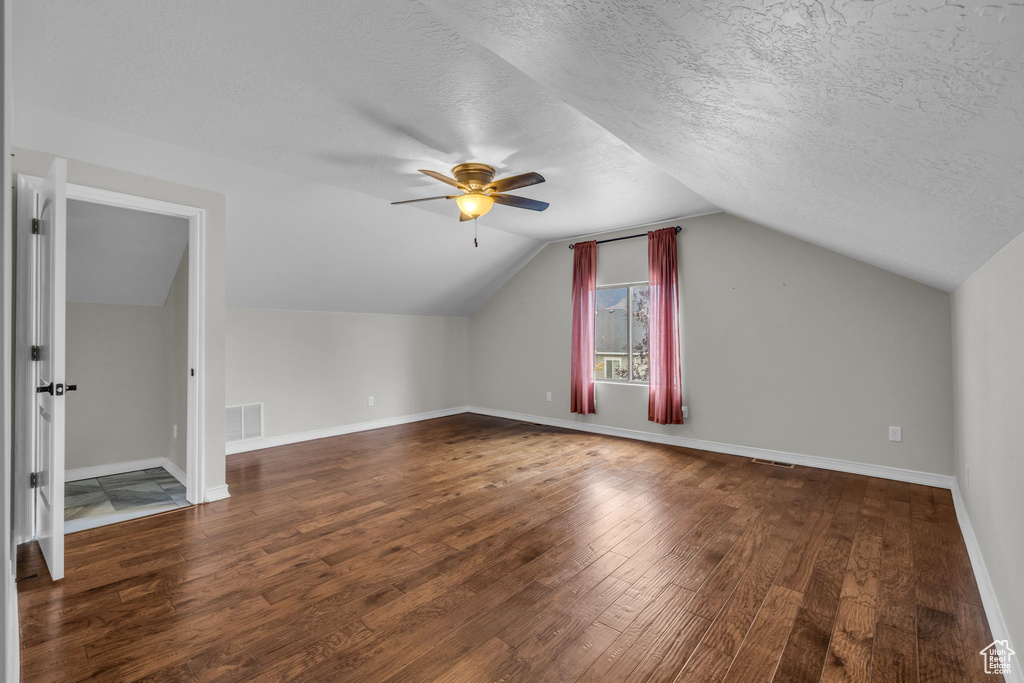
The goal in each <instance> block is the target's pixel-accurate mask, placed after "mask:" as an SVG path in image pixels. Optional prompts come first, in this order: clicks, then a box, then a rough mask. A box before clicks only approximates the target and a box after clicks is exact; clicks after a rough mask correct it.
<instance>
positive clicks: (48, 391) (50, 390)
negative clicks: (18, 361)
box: [36, 382, 53, 396]
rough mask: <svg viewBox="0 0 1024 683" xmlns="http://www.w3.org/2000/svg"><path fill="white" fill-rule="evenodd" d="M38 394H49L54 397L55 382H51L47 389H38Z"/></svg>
mask: <svg viewBox="0 0 1024 683" xmlns="http://www.w3.org/2000/svg"><path fill="white" fill-rule="evenodd" d="M36 393H37V394H49V395H50V396H53V382H50V383H49V384H47V385H46V386H45V387H36Z"/></svg>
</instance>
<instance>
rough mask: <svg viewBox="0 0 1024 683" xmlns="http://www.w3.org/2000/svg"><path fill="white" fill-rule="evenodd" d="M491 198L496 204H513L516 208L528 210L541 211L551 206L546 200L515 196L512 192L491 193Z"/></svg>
mask: <svg viewBox="0 0 1024 683" xmlns="http://www.w3.org/2000/svg"><path fill="white" fill-rule="evenodd" d="M491 199H493V200H494V201H495V203H497V204H504V205H505V206H514V207H515V208H517V209H529V210H530V211H543V210H544V209H546V208H548V207H549V206H551V205H550V204H548V203H547V202H539V201H537V200H536V199H527V198H526V197H517V196H515V195H514V194H492V195H491Z"/></svg>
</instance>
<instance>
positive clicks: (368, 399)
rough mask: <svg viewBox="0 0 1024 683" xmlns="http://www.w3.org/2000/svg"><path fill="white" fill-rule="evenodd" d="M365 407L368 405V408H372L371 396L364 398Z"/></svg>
mask: <svg viewBox="0 0 1024 683" xmlns="http://www.w3.org/2000/svg"><path fill="white" fill-rule="evenodd" d="M366 405H368V406H372V405H373V396H368V397H367V398H366Z"/></svg>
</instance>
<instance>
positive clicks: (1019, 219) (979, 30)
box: [424, 0, 1024, 290]
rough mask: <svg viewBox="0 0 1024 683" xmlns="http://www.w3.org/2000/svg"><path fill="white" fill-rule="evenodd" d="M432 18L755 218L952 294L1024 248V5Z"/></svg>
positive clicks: (532, 7)
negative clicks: (1008, 250) (994, 261)
mask: <svg viewBox="0 0 1024 683" xmlns="http://www.w3.org/2000/svg"><path fill="white" fill-rule="evenodd" d="M424 3H425V4H426V5H428V6H429V7H431V8H432V9H434V10H435V11H436V12H437V13H438V14H439V16H442V17H444V18H445V19H446V20H447V21H449V22H450V23H451V24H452V25H454V26H457V27H459V28H460V29H462V31H463V35H467V36H473V38H474V39H475V40H476V41H478V42H479V43H480V44H482V45H485V46H486V47H487V48H488V49H490V50H492V51H494V52H495V53H496V54H498V55H500V56H501V57H502V58H503V59H505V60H506V61H508V62H509V63H510V64H512V65H514V66H516V67H517V68H518V69H520V70H521V71H522V72H523V73H525V74H527V75H529V76H530V77H531V78H533V79H534V80H535V81H537V82H538V83H542V84H544V85H545V86H547V87H548V88H550V89H551V90H552V91H553V92H557V93H558V94H559V96H560V97H562V98H563V99H564V100H565V101H567V102H569V103H570V104H572V105H573V106H574V107H575V108H576V109H577V110H579V111H581V112H583V113H584V114H586V115H587V116H588V117H589V118H591V119H592V120H594V121H596V122H597V123H599V124H601V125H602V126H603V127H604V128H606V129H607V130H609V131H611V132H612V133H614V134H615V135H616V136H617V137H618V138H619V139H621V140H623V141H624V142H625V143H626V144H628V145H629V146H630V147H632V148H633V149H635V150H637V151H638V152H640V153H641V154H642V155H644V157H646V158H647V159H650V160H651V161H653V162H655V163H656V164H658V166H660V167H661V168H663V169H665V170H666V171H668V172H669V173H671V174H672V176H673V177H675V178H677V179H679V180H680V181H682V182H683V183H685V184H686V185H687V186H688V187H691V188H693V189H694V190H696V191H697V192H698V193H699V194H700V195H701V196H702V197H704V198H705V199H707V200H708V201H710V202H711V203H712V204H715V205H716V206H719V207H721V208H722V209H724V210H726V211H728V212H730V213H732V214H735V215H737V216H740V217H743V218H747V219H749V220H753V221H756V222H758V223H761V224H763V225H766V226H769V227H772V228H775V229H776V230H779V231H781V232H786V233H789V234H791V235H795V236H797V237H800V238H802V239H805V240H807V241H810V242H814V243H816V244H819V245H821V246H824V247H827V248H829V249H833V250H835V251H838V252H840V253H844V254H847V255H849V256H853V257H855V258H858V259H860V260H863V261H867V262H868V263H872V264H874V265H878V266H881V267H882V268H886V269H888V270H891V271H893V272H896V273H899V274H901V275H905V276H907V277H910V278H913V279H916V280H919V281H921V282H924V283H927V284H930V285H933V286H936V287H939V288H942V289H947V290H948V289H952V288H954V287H955V286H956V285H958V284H959V283H960V282H962V281H963V280H964V279H965V278H966V277H967V276H968V275H970V274H971V273H972V272H974V270H976V269H977V268H978V267H979V266H981V265H982V264H983V263H984V262H985V261H986V260H988V259H989V258H990V257H991V256H992V255H993V254H994V253H995V252H996V251H998V250H999V249H1000V248H1001V247H1002V246H1004V245H1005V244H1006V243H1007V242H1009V241H1010V240H1011V239H1012V238H1013V237H1015V236H1016V235H1017V234H1019V233H1020V232H1021V231H1022V230H1024V78H1022V74H1024V5H1022V3H1019V2H1009V3H1005V2H1004V3H1000V2H984V3H983V2H960V3H940V2H934V1H932V0H910V1H907V0H895V1H891V2H872V1H865V0H854V1H848V2H839V1H835V0H831V1H830V0H826V1H825V2H816V1H815V2H755V3H740V2H735V1H733V2H722V1H710V2H707V1H704V0H700V1H697V0H690V1H679V0H667V1H657V2H653V1H648V0H639V1H638V0H576V1H575V2H572V3H562V2H549V3H532V2H511V3H510V2H504V1H501V0H474V2H471V3H462V2H456V1H455V0H424Z"/></svg>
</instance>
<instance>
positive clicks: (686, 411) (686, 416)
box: [683, 406, 690, 420]
mask: <svg viewBox="0 0 1024 683" xmlns="http://www.w3.org/2000/svg"><path fill="white" fill-rule="evenodd" d="M683 419H684V420H689V419H690V406H683Z"/></svg>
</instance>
